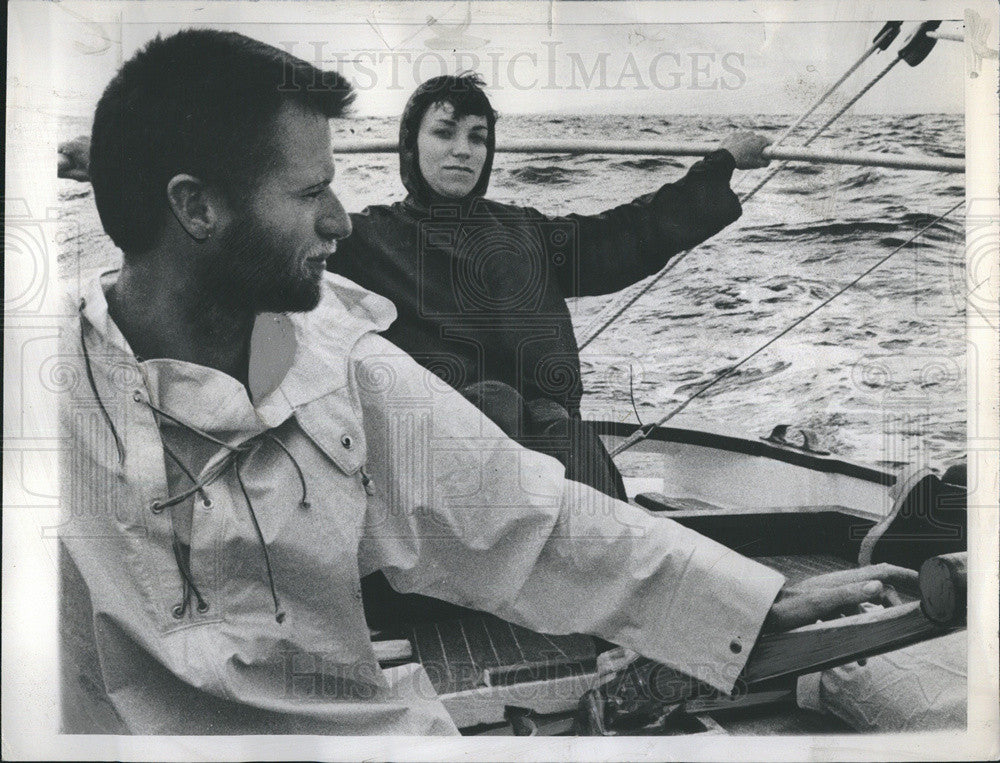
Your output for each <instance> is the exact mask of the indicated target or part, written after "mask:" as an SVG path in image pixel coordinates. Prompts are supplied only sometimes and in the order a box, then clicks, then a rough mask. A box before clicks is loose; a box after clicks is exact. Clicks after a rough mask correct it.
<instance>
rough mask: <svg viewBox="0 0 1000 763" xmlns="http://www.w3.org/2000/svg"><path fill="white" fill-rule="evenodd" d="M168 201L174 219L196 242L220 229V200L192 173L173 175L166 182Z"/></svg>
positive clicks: (221, 214) (209, 236) (203, 239)
mask: <svg viewBox="0 0 1000 763" xmlns="http://www.w3.org/2000/svg"><path fill="white" fill-rule="evenodd" d="M167 201H168V202H169V203H170V210H171V211H172V212H173V214H174V217H175V218H176V219H177V222H178V223H180V225H181V227H182V228H184V230H185V231H186V232H187V234H188V235H189V236H190V237H191V238H193V239H194V240H195V241H207V240H208V239H210V238H211V237H212V234H213V233H216V232H217V231H218V230H219V229H220V225H221V224H222V219H221V218H222V216H223V214H224V212H223V210H222V208H221V205H222V202H221V199H220V198H219V197H218V195H217V194H215V193H212V192H211V191H209V189H208V188H207V187H206V186H205V184H204V183H203V182H202V181H201V180H199V179H198V178H196V177H194V176H192V175H175V176H174V177H172V178H170V182H169V183H167Z"/></svg>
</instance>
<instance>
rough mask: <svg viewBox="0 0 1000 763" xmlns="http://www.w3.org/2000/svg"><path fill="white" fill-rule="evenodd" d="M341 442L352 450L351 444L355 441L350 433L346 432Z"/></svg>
mask: <svg viewBox="0 0 1000 763" xmlns="http://www.w3.org/2000/svg"><path fill="white" fill-rule="evenodd" d="M340 444H341V445H343V446H344V447H345V448H347V449H348V450H350V449H351V445H353V444H354V441H353V440H352V439H351V437H350V435H346V434H345V435H344V436H343V437H341V438H340Z"/></svg>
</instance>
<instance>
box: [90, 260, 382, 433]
mask: <svg viewBox="0 0 1000 763" xmlns="http://www.w3.org/2000/svg"><path fill="white" fill-rule="evenodd" d="M117 272H118V271H108V272H106V273H102V274H101V275H100V276H99V277H98V278H94V279H92V280H91V281H90V282H89V283H88V284H87V286H86V287H85V289H84V292H83V299H82V301H81V304H80V315H81V321H82V322H83V323H84V324H89V327H90V331H89V332H87V334H88V335H87V342H88V344H90V346H91V347H93V346H94V344H92V343H99V347H100V350H101V352H99V353H95V354H94V359H95V360H97V358H99V357H104V358H107V359H108V361H109V362H110V363H111V364H118V365H120V364H121V363H122V362H123V361H124V362H125V363H126V364H127V365H134V366H137V367H138V368H139V370H140V373H141V376H142V378H143V379H144V380H145V382H146V386H147V390H148V392H149V393H150V397H151V399H153V400H155V401H161V400H162V401H163V402H167V401H166V400H163V398H164V397H165V395H166V387H167V386H168V384H167V380H168V379H169V383H170V384H175V383H177V382H178V381H179V380H182V381H183V383H184V385H185V386H188V388H190V389H196V390H200V391H203V392H204V393H205V395H208V396H209V397H213V398H227V397H228V398H229V399H230V400H232V399H233V398H234V397H235V398H238V399H241V400H242V401H243V404H242V405H240V404H237V405H235V406H232V405H230V406H227V407H226V408H225V410H222V409H219V408H215V409H214V412H213V415H212V416H211V417H210V418H214V419H216V421H215V422H214V423H215V425H216V426H220V427H223V428H227V427H229V426H235V427H236V428H237V429H241V430H242V429H246V428H248V427H249V423H250V422H249V420H252V419H256V421H257V422H258V426H260V425H261V424H262V425H264V426H265V427H275V426H277V425H279V424H280V423H282V422H283V421H284V420H285V419H287V418H289V417H290V416H291V415H292V414H293V413H294V412H295V409H297V408H300V407H302V406H304V405H306V404H308V403H310V402H312V401H314V400H317V399H319V398H321V397H324V396H326V395H328V394H330V393H331V392H334V391H336V390H338V389H341V388H342V387H344V386H345V385H346V384H347V381H348V359H349V356H350V353H351V350H352V349H353V347H354V344H355V343H356V342H357V341H358V339H359V338H360V337H361V336H362V335H363V334H365V333H367V332H371V331H375V332H378V331H384V330H385V329H387V328H388V327H389V325H390V324H391V323H392V321H393V320H395V318H396V309H395V307H394V306H393V305H392V303H391V302H389V300H387V299H385V298H384V297H380V296H378V295H377V294H373V293H372V292H369V291H367V290H365V289H362V288H361V287H360V286H358V285H356V284H354V283H352V282H351V281H348V280H347V279H345V278H343V277H341V276H337V275H334V274H332V273H325V274H324V278H323V283H322V292H321V298H320V302H319V305H318V306H317V307H316V308H315V309H314V310H312V311H310V312H308V313H286V314H280V315H278V314H273V313H271V314H267V313H266V314H263V315H260V316H258V318H257V321H258V324H257V325H255V334H256V333H257V331H258V328H259V327H260V322H262V321H272V322H273V321H277V322H281V323H282V324H283V325H284V326H286V327H287V329H290V330H288V331H286V332H285V336H284V339H283V341H286V342H287V341H288V338H289V335H290V336H291V337H292V338H293V339H294V348H293V350H292V352H293V356H292V360H291V364H290V366H289V368H288V370H287V372H286V373H285V374H284V377H283V378H282V379H281V381H280V383H278V384H277V386H276V387H275V388H274V389H272V390H271V391H269V392H266V393H265V394H263V395H262V396H261V398H260V399H259V400H255V401H253V402H252V403H251V401H250V399H249V395H248V394H247V392H246V390H245V388H244V387H243V386H242V385H241V384H239V383H238V382H237V381H236V380H235V379H233V378H232V377H230V376H229V375H228V374H225V373H223V372H221V371H218V370H216V369H213V368H208V367H205V366H199V365H197V364H194V363H185V362H183V361H173V360H153V361H148V362H140V361H139V360H138V359H137V358H136V357H135V353H134V352H133V351H132V349H131V348H130V347H129V345H128V342H127V341H126V339H125V337H124V336H123V335H122V333H121V331H120V330H119V329H118V327H117V326H116V325H115V323H114V321H113V320H112V319H111V317H110V315H109V314H108V303H107V298H106V297H105V289H106V288H108V287H109V286H111V285H112V284H113V283H114V281H115V279H116V277H117ZM83 328H84V329H86V328H87V326H86V325H85V326H84V327H83ZM263 334H264V339H263V340H262V341H263V343H264V344H263V346H261V347H260V348H259V349H258V348H255V352H256V351H259V352H261V353H264V354H265V355H266V354H267V353H268V352H269V349H268V346H267V342H268V341H279V339H278V337H277V336H276V335H275V334H274V332H268V331H264V332H263ZM94 349H97V348H96V347H95V348H94ZM271 351H275V352H277V353H279V354H280V353H281V352H282V351H283V350H282V349H281V348H276V349H273V350H271ZM205 395H198V396H197V397H198V398H204V396H205ZM193 397H194V396H191V395H188V396H187V398H185V396H183V395H175V394H170V396H169V403H170V404H171V405H170V407H171V409H172V413H173V414H175V415H177V416H178V418H187V417H186V416H185V415H184V413H185V411H181V410H177V407H178V406H183V407H185V408H187V407H189V406H190V407H191V410H190V411H188V412H189V413H190V414H193V415H194V416H195V418H196V419H197V420H202V422H203V425H208V424H211V423H213V422H210V421H205V418H206V416H207V414H206V412H205V407H204V406H203V405H201V404H199V403H198V402H195V400H192V398H193ZM186 401H187V402H186ZM201 402H205V401H204V400H201ZM188 420H191V419H188ZM192 423H194V421H192Z"/></svg>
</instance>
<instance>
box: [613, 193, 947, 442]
mask: <svg viewBox="0 0 1000 763" xmlns="http://www.w3.org/2000/svg"><path fill="white" fill-rule="evenodd" d="M964 203H965V200H964V199H963V200H962V201H960V202H958V203H957V204H955V205H954V206H953V207H951V208H950V209H948V210H947V211H946V212H944V213H943V214H941V215H939V216H938V217H936V218H935V219H934V220H932V221H931V222H929V223H928V224H927V225H925V226H924V227H923V228H921V229H920V230H918V231H917V232H916V233H914V234H913V235H912V236H910V238H908V239H907V240H906V241H904V242H903V243H902V244H900V245H899V246H897V247H896V248H895V249H893V250H892V251H891V252H889V253H888V254H887V255H885V257H883V258H882V259H880V260H879V261H878V262H876V263H875V264H874V265H872V266H871V267H870V268H868V269H867V270H866V271H864V272H863V273H862V274H861V275H859V276H858V277H857V278H855V279H854V280H853V281H851V282H850V283H849V284H847V285H846V286H844V287H843V288H842V289H840V290H839V291H837V292H836V293H835V294H833V296H831V297H828V298H827V299H825V300H823V301H822V302H820V303H819V304H818V305H816V307H814V308H812V309H811V310H810V311H809V312H807V313H806V314H805V315H803V316H801V317H799V318H798V319H796V320H795V321H794V322H793V323H791V324H790V325H788V326H786V327H785V328H784V329H782V331H781V332H780V333H778V334H776V335H775V336H773V337H771V338H770V339H769V340H767V342H765V343H764V344H762V345H761V346H760V347H758V348H757V349H756V350H754V351H753V352H751V353H750V354H749V355H747V356H746V357H744V358H743V359H742V360H740V361H739V362H738V363H736V364H735V365H733V366H730V367H729V368H727V369H726V370H725V371H723V372H722V373H721V374H719V375H718V376H716V377H715V378H714V379H712V380H711V381H709V382H708V383H706V384H705V385H704V386H702V387H699V388H698V389H697V390H695V392H694V394H692V395H691V396H690V397H688V398H687V399H686V400H684V401H683V402H682V403H680V404H679V405H677V406H675V407H674V408H673V409H671V410H670V412H669V413H667V414H666V415H665V416H663V417H662V418H661V419H660V420H659V421H657V422H656V423H655V424H649V425H646V426H644V427H641V428H640V429H637V430H636V431H635V432H633V433H632V435H631V436H630V437H629V438H628V439H627V440H625V442H623V443H622V444H621V445H619V446H618V447H617V448H615V449H614V450H612V451H611V456H612V457H614V456H617V455H618V454H619V453H621V452H623V451H625V450H628V449H629V448H631V447H632V446H633V445H635V444H636V443H637V442H641V441H642V440H644V439H646V437H648V436H649V433H650V432H652V431H653V430H654V429H656V428H657V427H661V426H663V425H664V424H665V423H666V422H668V421H669V420H670V419H672V418H673V417H674V416H676V415H677V414H678V413H680V412H681V411H683V410H684V409H685V408H687V406H688V404H690V403H691V401H692V400H694V399H695V398H697V397H700V396H701V395H702V394H703V393H705V392H707V391H708V390H709V389H711V388H712V387H714V386H715V385H716V384H718V383H719V382H721V381H722V380H723V379H725V378H726V377H728V376H729V375H730V374H732V373H733V372H734V371H735V370H736V369H737V368H739V367H740V366H742V365H743V364H745V363H747V362H748V361H750V360H751V359H752V358H754V357H756V356H757V355H759V354H760V353H762V352H763V351H764V350H766V349H767V348H768V347H770V346H771V345H772V344H774V343H775V342H776V341H778V340H779V339H781V337H783V336H785V334H787V333H788V332H789V331H791V330H792V329H794V328H795V327H796V326H798V325H799V324H801V323H802V322H804V321H805V320H807V319H808V318H811V317H812V316H813V315H815V314H816V313H818V312H819V311H820V310H822V309H823V308H824V307H826V306H827V305H829V304H830V303H831V302H833V300H835V299H837V297H839V296H840V295H841V294H843V293H844V292H846V291H847V290H848V289H850V288H851V287H853V286H854V285H855V284H857V283H858V282H859V281H861V279H863V278H865V277H866V276H867V275H868V274H869V273H871V272H872V271H874V270H875V269H877V268H879V267H880V266H881V265H883V264H884V263H886V262H887V261H888V260H889V258H890V257H892V256H893V255H894V254H896V253H897V252H899V251H900V250H901V249H903V248H905V247H907V246H909V245H910V244H912V243H913V242H914V241H916V240H917V239H918V238H919V237H920V236H922V235H923V234H924V233H925V232H927V231H928V230H930V229H931V228H933V227H934V226H935V225H937V224H938V223H939V222H941V221H942V220H943V219H944V218H946V217H947V216H948V215H950V214H951V213H952V212H954V211H955V210H956V209H958V208H959V207H960V206H962V205H963V204H964Z"/></svg>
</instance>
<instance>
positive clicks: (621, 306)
mask: <svg viewBox="0 0 1000 763" xmlns="http://www.w3.org/2000/svg"><path fill="white" fill-rule="evenodd" d="M890 23H894V22H890ZM940 23H941V22H940V21H925V22H923V23H922V24H921V25H920V26H919V27H918V28H917V31H916V32H914V33H913V34H912V35H911V36H910V38H909V39H908V40H907V41H906V43H905V44H904V45H903V47H902V48H900V50H899V52H898V53H897V54H896V58H894V59H893V60H892V61H891V62H890V63H889V65H888V66H886V67H885V68H884V69H883V70H882V71H881V72H879V73H878V74H877V75H876V76H875V78H874V79H872V80H871V81H870V82H869V83H868V84H867V85H866V86H865V87H864V88H862V90H861V92H859V93H858V94H857V95H855V96H854V97H853V98H852V99H851V100H849V101H848V102H847V103H846V104H845V105H844V106H843V108H841V109H840V110H839V111H837V113H836V114H834V115H833V116H832V117H830V118H829V119H828V120H827V121H826V122H824V123H823V124H822V125H821V126H820V127H819V128H817V129H816V130H814V131H813V133H812V135H810V136H809V138H808V139H807V141H806V143H805V144H804V145H806V146H807V145H809V143H811V142H812V141H813V140H815V138H816V137H818V136H819V135H820V134H821V133H822V132H823V131H825V130H826V128H827V127H829V126H830V125H831V124H833V123H834V122H835V121H836V120H837V119H839V118H840V117H841V116H842V115H843V114H844V112H846V111H847V110H848V109H849V108H850V107H851V106H853V105H854V104H855V103H857V101H858V99H860V98H861V97H862V96H863V95H864V94H865V93H867V92H868V91H869V90H871V89H872V87H874V86H875V84H876V83H877V82H879V80H881V79H882V78H883V77H884V76H885V75H886V74H888V73H889V71H891V70H892V68H893V67H894V66H895V65H896V64H898V63H899V62H900V61H906V62H907V63H908V64H909V65H910V66H917V65H918V64H920V62H921V61H923V60H924V59H925V58H926V57H927V54H928V53H929V52H930V50H931V49H932V48H933V47H934V44H935V42H936V40H934V39H932V38H929V37H928V34H929V33H930V32H931V31H933V30H935V29H937V27H938V26H939V25H940ZM888 26H889V25H886V27H883V29H882V30H881V31H880V32H879V34H878V35H876V37H875V41H876V42H878V41H880V40H881V41H882V42H884V43H885V44H886V45H888V42H885V34H886V30H887V28H888ZM894 37H895V35H892V36H891V37H889V38H888V41H889V42H891V41H892V39H893V38H894ZM841 79H842V80H843V79H846V77H844V78H841ZM787 164H788V162H787V161H785V162H782V163H781V164H780V165H779V166H777V167H775V168H774V170H772V171H771V172H769V173H768V174H767V175H765V176H764V178H762V179H761V181H760V182H759V183H758V184H757V185H756V186H754V187H753V188H752V189H751V190H750V191H749V192H748V193H747V194H745V195H744V196H743V197H742V198H741V199H740V202H741V203H743V202H746V201H747V200H748V199H750V198H751V197H753V195H754V194H756V193H757V191H759V190H760V189H761V188H762V187H763V186H764V185H765V184H766V183H767V182H768V181H770V180H771V178H773V177H774V176H775V175H776V174H777V173H778V172H779V171H780V170H781V169H782V168H784V167H785V166H787ZM695 248H697V247H692V248H691V249H686V250H685V251H683V252H681V253H679V254H677V255H675V256H674V258H673V259H672V260H670V262H668V263H667V264H666V265H665V266H664V267H663V268H662V269H661V270H660V271H659V272H658V273H656V274H654V275H653V276H651V277H650V278H649V279H648V280H647V281H646V282H645V283H643V284H641V285H638V286H636V287H635V288H634V289H633V290H632V291H631V292H629V291H626V292H625V293H624V294H623V295H622V297H621V298H620V299H621V302H619V303H617V304H618V307H615V304H616V303H615V302H612V303H611V304H610V305H609V306H608V307H606V308H605V309H604V310H603V311H602V312H601V313H600V314H598V316H597V318H596V319H595V320H594V321H593V322H591V327H593V326H594V325H595V324H597V323H598V322H600V325H598V326H597V327H596V328H593V329H592V328H591V327H588V330H587V332H586V335H585V336H584V338H583V341H581V342H580V343H579V349H580V350H581V351H582V350H583V349H584V348H585V347H586V346H587V345H589V344H590V343H591V342H593V341H594V340H595V339H596V338H597V337H598V336H600V334H601V333H602V332H603V331H604V330H605V329H606V328H607V327H608V326H610V325H611V324H612V323H614V322H615V321H616V320H618V318H619V317H621V316H622V315H623V314H624V313H625V311H626V310H628V309H629V308H630V307H631V306H632V305H634V304H635V303H636V301H637V300H638V299H639V298H640V297H642V296H643V295H644V294H645V293H646V292H648V291H649V290H650V289H652V288H653V286H655V285H656V284H657V283H659V281H660V279H662V278H663V276H665V275H666V274H667V273H669V272H670V271H672V270H673V269H674V268H676V267H677V266H678V265H679V264H680V263H681V262H683V261H684V258H685V257H687V255H688V254H690V253H691V252H692V251H693V250H694V249H695ZM609 310H613V312H612V313H611V315H610V317H608V318H607V319H605V320H604V321H603V322H601V315H604V314H606V313H608V312H609Z"/></svg>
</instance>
